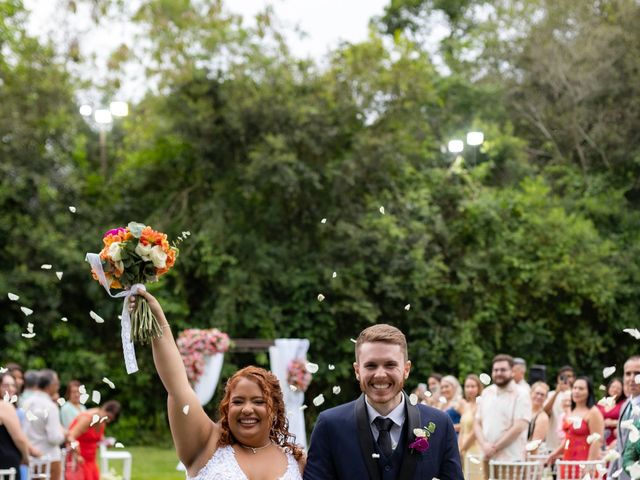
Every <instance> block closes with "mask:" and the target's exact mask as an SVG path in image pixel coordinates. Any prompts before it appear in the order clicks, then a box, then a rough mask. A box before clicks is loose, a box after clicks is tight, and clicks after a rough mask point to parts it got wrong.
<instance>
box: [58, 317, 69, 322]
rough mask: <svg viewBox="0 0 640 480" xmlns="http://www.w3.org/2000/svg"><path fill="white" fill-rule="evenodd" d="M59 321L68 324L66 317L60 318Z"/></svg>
mask: <svg viewBox="0 0 640 480" xmlns="http://www.w3.org/2000/svg"><path fill="white" fill-rule="evenodd" d="M60 320H62V321H63V322H68V321H69V319H68V318H67V317H62V318H61V319H60Z"/></svg>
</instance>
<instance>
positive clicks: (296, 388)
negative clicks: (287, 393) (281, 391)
mask: <svg viewBox="0 0 640 480" xmlns="http://www.w3.org/2000/svg"><path fill="white" fill-rule="evenodd" d="M289 390H291V391H292V392H297V391H298V387H296V386H295V385H289Z"/></svg>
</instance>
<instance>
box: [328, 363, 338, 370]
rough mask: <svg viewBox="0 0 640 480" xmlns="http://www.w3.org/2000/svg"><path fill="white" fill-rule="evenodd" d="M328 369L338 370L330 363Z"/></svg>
mask: <svg viewBox="0 0 640 480" xmlns="http://www.w3.org/2000/svg"><path fill="white" fill-rule="evenodd" d="M327 368H328V369H329V370H335V369H336V366H335V365H333V364H331V363H330V364H329V365H327Z"/></svg>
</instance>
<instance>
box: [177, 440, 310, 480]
mask: <svg viewBox="0 0 640 480" xmlns="http://www.w3.org/2000/svg"><path fill="white" fill-rule="evenodd" d="M285 455H286V456H287V470H286V471H285V472H284V475H282V476H281V477H279V478H278V479H277V480H302V475H300V468H299V467H298V462H296V459H295V458H294V457H293V455H292V454H291V453H290V452H285ZM187 479H188V480H248V479H247V476H246V475H245V474H244V472H243V471H242V469H241V468H240V465H238V461H237V460H236V452H234V450H233V447H231V446H230V445H227V446H225V447H221V448H218V449H217V450H216V452H215V453H214V454H213V457H211V459H210V460H209V461H208V462H207V464H206V465H205V466H204V467H202V469H200V471H199V472H198V474H197V475H196V476H195V477H189V476H187Z"/></svg>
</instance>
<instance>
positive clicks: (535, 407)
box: [527, 382, 549, 454]
mask: <svg viewBox="0 0 640 480" xmlns="http://www.w3.org/2000/svg"><path fill="white" fill-rule="evenodd" d="M548 394H549V385H547V384H546V383H544V382H536V383H534V384H533V385H532V386H531V422H529V430H528V431H527V441H528V442H533V441H538V442H539V444H538V447H537V448H535V449H533V450H531V451H529V453H530V454H536V453H538V452H539V451H542V450H544V448H546V445H545V447H541V445H542V444H543V443H544V441H545V439H546V438H547V431H548V430H549V416H548V415H547V412H545V411H544V402H545V400H546V399H547V395H548Z"/></svg>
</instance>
